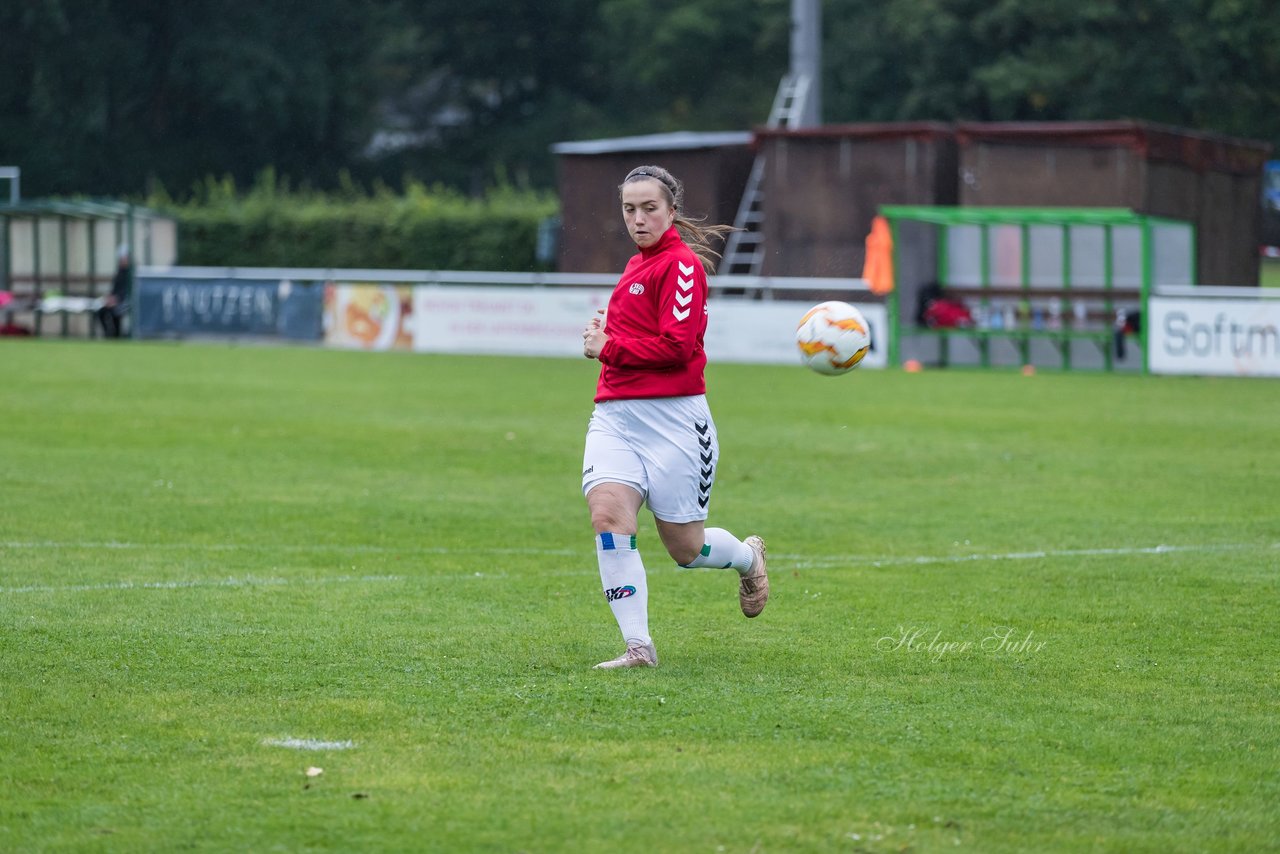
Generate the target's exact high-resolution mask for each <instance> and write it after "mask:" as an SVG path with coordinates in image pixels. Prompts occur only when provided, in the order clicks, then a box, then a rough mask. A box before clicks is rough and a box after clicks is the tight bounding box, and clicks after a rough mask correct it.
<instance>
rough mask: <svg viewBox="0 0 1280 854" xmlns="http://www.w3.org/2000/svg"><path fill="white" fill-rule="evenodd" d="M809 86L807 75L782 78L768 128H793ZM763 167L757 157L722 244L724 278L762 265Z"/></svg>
mask: <svg viewBox="0 0 1280 854" xmlns="http://www.w3.org/2000/svg"><path fill="white" fill-rule="evenodd" d="M809 84H810V81H809V77H808V75H795V74H788V75H787V76H785V77H783V78H782V82H781V83H779V84H778V91H777V93H776V94H775V95H774V96H773V107H772V108H770V110H769V121H768V123H767V127H770V128H788V127H791V126H792V125H793V124H794V122H795V120H796V119H797V118H799V117H800V116H801V115H802V113H803V111H804V105H805V99H806V98H807V97H808V95H809ZM764 167H765V157H764V155H763V154H757V155H756V159H755V162H754V163H752V164H751V174H750V176H748V178H747V187H746V189H745V190H744V191H743V193H742V201H741V202H740V203H739V204H738V213H737V215H736V216H735V217H734V219H733V225H734V228H735V229H737V230H736V231H733V232H731V233H730V234H729V237H728V239H727V240H726V241H725V246H724V263H723V264H722V265H721V269H720V271H719V272H721V273H723V274H730V275H746V276H758V275H760V269H761V267H762V266H763V265H764V232H763V231H762V230H761V226H762V225H763V224H764V189H763V184H764Z"/></svg>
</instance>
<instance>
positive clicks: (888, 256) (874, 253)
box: [862, 216, 893, 296]
mask: <svg viewBox="0 0 1280 854" xmlns="http://www.w3.org/2000/svg"><path fill="white" fill-rule="evenodd" d="M862 278H864V279H866V280H867V284H868V285H870V286H871V293H873V294H877V295H879V296H884V295H885V294H887V293H889V292H890V291H892V290H893V235H892V233H890V231H889V221H888V220H887V219H885V218H884V217H882V216H876V218H875V219H873V220H871V233H870V234H868V235H867V259H866V261H864V262H863V264H862Z"/></svg>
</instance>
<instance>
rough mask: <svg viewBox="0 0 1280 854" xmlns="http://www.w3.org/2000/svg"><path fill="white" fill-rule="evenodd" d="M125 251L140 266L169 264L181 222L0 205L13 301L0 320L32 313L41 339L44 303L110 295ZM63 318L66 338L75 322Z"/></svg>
mask: <svg viewBox="0 0 1280 854" xmlns="http://www.w3.org/2000/svg"><path fill="white" fill-rule="evenodd" d="M121 246H127V247H128V248H129V254H130V256H131V258H132V259H133V261H134V264H135V265H140V266H148V265H153V264H172V263H173V262H174V260H175V259H176V253H177V225H176V222H175V221H174V220H173V218H171V217H168V216H165V215H163V214H160V213H157V212H156V211H153V210H151V209H149V208H145V207H142V206H139V205H135V204H131V203H129V202H121V201H115V200H101V201H99V200H80V199H77V200H39V201H35V200H33V201H20V202H16V203H9V204H4V203H0V291H8V292H10V293H11V294H12V295H13V298H14V299H13V302H11V303H10V304H9V305H8V306H6V309H5V312H4V315H5V316H4V317H3V318H0V319H3V320H9V321H11V320H12V319H13V315H14V314H27V313H29V314H31V315H32V316H33V321H34V324H35V326H36V330H37V332H38V331H39V327H40V317H41V310H40V305H41V302H42V301H43V300H44V298H45V297H47V296H49V295H52V294H58V295H61V296H73V297H98V296H101V295H102V294H104V293H106V292H107V291H108V290H110V287H111V279H112V276H113V275H114V274H115V270H116V257H117V252H118V251H119V247H121ZM59 314H60V316H61V333H62V334H63V335H66V334H68V331H69V321H70V317H69V316H68V313H67V312H66V311H61V312H59ZM90 331H91V327H90Z"/></svg>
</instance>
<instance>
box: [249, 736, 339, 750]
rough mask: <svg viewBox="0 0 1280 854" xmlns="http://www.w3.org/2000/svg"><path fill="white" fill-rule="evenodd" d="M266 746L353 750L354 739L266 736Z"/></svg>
mask: <svg viewBox="0 0 1280 854" xmlns="http://www.w3.org/2000/svg"><path fill="white" fill-rule="evenodd" d="M262 744H263V746H264V747H288V748H290V749H291V750H352V749H354V748H355V746H356V743H355V742H354V741H319V740H318V739H314V738H264V739H263V740H262Z"/></svg>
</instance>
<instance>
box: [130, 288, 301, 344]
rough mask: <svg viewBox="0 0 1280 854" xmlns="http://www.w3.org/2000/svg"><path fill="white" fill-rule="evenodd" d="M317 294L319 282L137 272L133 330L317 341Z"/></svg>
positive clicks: (157, 335) (155, 335)
mask: <svg viewBox="0 0 1280 854" xmlns="http://www.w3.org/2000/svg"><path fill="white" fill-rule="evenodd" d="M321 293H322V287H321V285H320V284H319V283H316V282H293V281H290V280H288V279H232V278H225V279H218V278H212V279H186V278H182V279H180V278H166V277H152V276H146V277H144V276H139V277H138V278H137V280H136V282H135V283H134V298H133V302H134V321H135V324H136V326H135V331H134V334H135V335H136V336H137V337H139V338H182V337H187V336H219V337H221V336H227V337H251V338H287V339H293V340H302V341H315V340H317V339H318V338H319V337H320V309H321Z"/></svg>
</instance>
